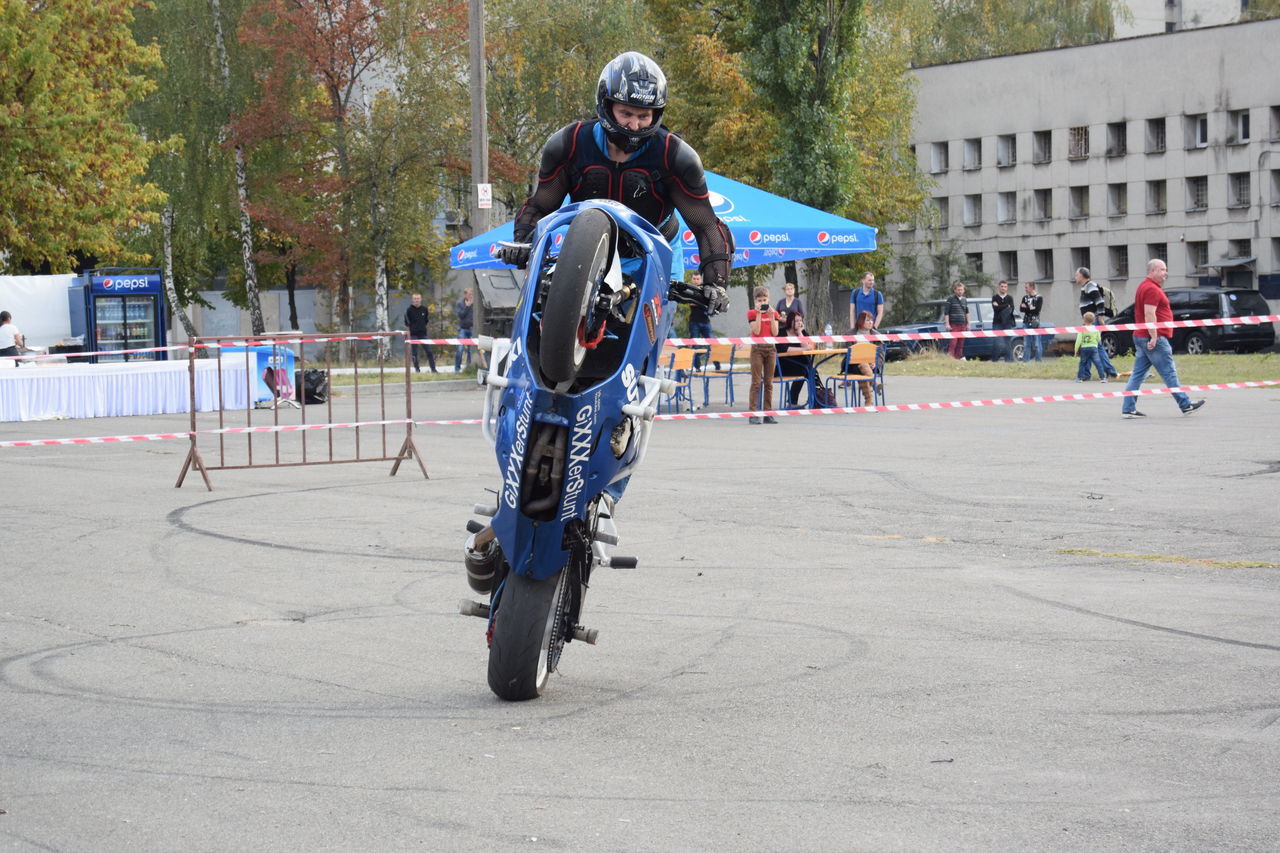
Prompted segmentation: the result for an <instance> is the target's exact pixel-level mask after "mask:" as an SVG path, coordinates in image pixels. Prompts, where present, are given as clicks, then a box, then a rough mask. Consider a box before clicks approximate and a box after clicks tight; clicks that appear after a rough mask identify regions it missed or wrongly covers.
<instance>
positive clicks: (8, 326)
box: [0, 311, 27, 356]
mask: <svg viewBox="0 0 1280 853" xmlns="http://www.w3.org/2000/svg"><path fill="white" fill-rule="evenodd" d="M26 345H27V342H26V341H25V340H24V339H23V337H22V331H21V330H20V329H19V328H18V327H17V325H15V324H14V322H13V315H12V314H10V313H9V312H8V311H0V356H5V355H17V354H18V352H19V351H20V350H21V348H22V347H24V346H26Z"/></svg>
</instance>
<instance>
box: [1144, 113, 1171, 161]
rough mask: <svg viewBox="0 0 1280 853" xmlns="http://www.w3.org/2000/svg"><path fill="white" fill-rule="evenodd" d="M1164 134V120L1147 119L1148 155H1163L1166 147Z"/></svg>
mask: <svg viewBox="0 0 1280 853" xmlns="http://www.w3.org/2000/svg"><path fill="white" fill-rule="evenodd" d="M1166 144H1167V143H1166V142H1165V134H1164V119H1162V118H1149V119H1147V153H1148V154H1163V153H1164V149H1165V146H1166Z"/></svg>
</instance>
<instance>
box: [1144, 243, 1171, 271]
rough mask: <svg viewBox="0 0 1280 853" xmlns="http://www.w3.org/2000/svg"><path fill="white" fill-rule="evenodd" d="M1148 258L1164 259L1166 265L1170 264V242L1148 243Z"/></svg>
mask: <svg viewBox="0 0 1280 853" xmlns="http://www.w3.org/2000/svg"><path fill="white" fill-rule="evenodd" d="M1147 260H1151V261H1156V260H1160V261H1164V262H1165V265H1166V266H1167V265H1168V264H1169V244H1168V243H1148V244H1147Z"/></svg>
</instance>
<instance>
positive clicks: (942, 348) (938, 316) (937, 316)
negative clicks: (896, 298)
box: [880, 296, 1053, 361]
mask: <svg viewBox="0 0 1280 853" xmlns="http://www.w3.org/2000/svg"><path fill="white" fill-rule="evenodd" d="M968 299H969V331H979V330H981V329H990V328H991V320H992V317H993V312H992V310H991V297H990V296H970V297H969V298H968ZM946 310H947V308H946V300H945V299H931V300H929V301H928V302H921V303H920V304H919V305H917V306H916V307H915V310H914V311H912V312H911V315H910V316H909V317H908V318H907V321H906V322H905V323H899V324H898V325H896V326H892V327H888V328H884V329H881V330H880V331H882V332H885V333H886V334H895V335H898V334H915V333H918V332H945V331H947V318H946ZM1017 327H1018V328H1019V329H1021V328H1022V321H1021V320H1019V321H1018V326H1017ZM1052 340H1053V338H1052V336H1051V335H1046V336H1045V337H1044V338H1043V341H1044V345H1045V346H1044V349H1045V352H1046V353H1047V352H1048V351H1049V345H1050V344H1051V343H1052ZM1004 341H1009V346H1010V348H1012V350H1013V358H1014V360H1015V361H1021V360H1022V350H1023V347H1024V346H1026V339H1025V338H1021V337H1018V338H965V340H964V357H965V358H994V357H995V354H996V352H997V350H996V347H997V346H998V345H1000V344H1001V343H1003V342H1004ZM949 343H950V341H946V340H928V341H889V342H887V343H886V344H885V352H884V356H885V358H886V359H887V360H889V361H895V360H898V359H903V358H906V357H907V356H908V355H911V354H912V353H916V352H919V351H920V350H921V349H922V348H927V349H935V350H938V351H939V352H946V351H947V345H948V344H949Z"/></svg>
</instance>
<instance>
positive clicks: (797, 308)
mask: <svg viewBox="0 0 1280 853" xmlns="http://www.w3.org/2000/svg"><path fill="white" fill-rule="evenodd" d="M775 309H776V310H777V312H778V316H780V317H785V316H787V315H788V314H791V313H792V312H794V313H796V314H799V315H800V316H801V317H803V316H804V303H803V302H801V301H800V297H799V296H796V283H795V282H794V281H789V282H787V283H786V284H784V285H783V286H782V298H781V299H779V300H778V304H777V305H776V306H775Z"/></svg>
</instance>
